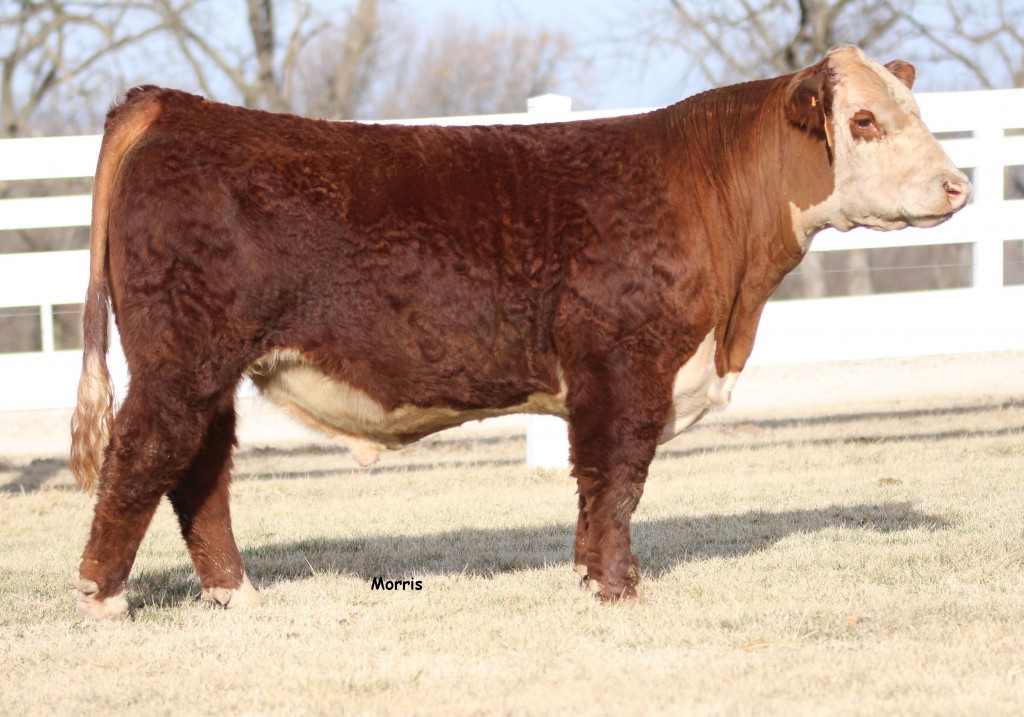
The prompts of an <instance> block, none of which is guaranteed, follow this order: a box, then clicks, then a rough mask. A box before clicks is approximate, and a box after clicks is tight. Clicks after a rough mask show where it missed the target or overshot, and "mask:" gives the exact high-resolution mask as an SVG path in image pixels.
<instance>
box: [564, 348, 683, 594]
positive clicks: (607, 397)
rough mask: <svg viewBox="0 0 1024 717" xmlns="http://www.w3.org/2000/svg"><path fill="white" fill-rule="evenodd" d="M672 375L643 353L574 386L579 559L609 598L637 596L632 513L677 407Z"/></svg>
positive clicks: (588, 375) (571, 424)
mask: <svg viewBox="0 0 1024 717" xmlns="http://www.w3.org/2000/svg"><path fill="white" fill-rule="evenodd" d="M671 395H672V377H671V375H670V374H666V375H661V373H660V372H658V371H657V370H656V369H652V366H651V365H650V363H648V362H644V365H643V366H642V367H641V366H640V365H638V362H637V361H636V360H635V359H632V358H630V359H628V360H622V361H621V363H619V364H618V365H615V364H608V363H606V362H605V363H603V364H602V365H601V366H600V368H599V370H593V369H591V370H590V371H587V372H584V373H582V374H581V375H578V376H577V377H576V380H575V381H574V383H573V384H571V385H570V395H569V397H568V403H569V441H570V445H571V449H572V463H573V475H574V476H575V477H576V482H577V487H578V490H579V496H580V502H579V518H578V521H577V525H576V539H575V563H576V569H577V571H578V572H579V573H580V574H581V575H582V576H583V578H584V580H585V582H586V584H587V586H588V587H589V588H590V589H591V590H593V591H594V592H595V593H597V595H598V596H599V597H601V598H602V599H604V600H617V599H620V598H629V597H635V596H636V584H637V583H638V582H639V580H640V571H639V562H638V560H637V558H636V556H634V555H633V553H632V547H631V538H630V519H631V517H632V515H633V511H634V510H635V508H636V506H637V503H638V502H639V501H640V496H641V495H642V494H643V489H644V482H645V481H646V479H647V470H648V467H649V466H650V463H651V460H652V459H653V458H654V453H655V450H656V448H657V445H658V440H659V438H660V436H661V433H662V430H663V428H664V424H665V420H666V418H667V416H668V412H669V409H670V408H671Z"/></svg>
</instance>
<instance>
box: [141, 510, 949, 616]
mask: <svg viewBox="0 0 1024 717" xmlns="http://www.w3.org/2000/svg"><path fill="white" fill-rule="evenodd" d="M949 525H950V524H949V522H948V521H947V520H946V519H944V518H942V517H940V516H936V515H930V514H927V513H922V512H920V511H918V510H915V509H914V508H913V507H912V506H911V504H910V503H908V502H892V503H865V504H857V505H832V506H829V507H827V508H817V509H808V510H787V511H777V512H773V511H763V510H755V511H748V512H746V513H741V514H734V515H719V514H712V515H703V516H695V517H680V518H664V519H658V520H636V521H634V524H633V538H634V541H633V548H634V550H635V551H636V553H637V556H638V557H639V558H640V564H641V569H642V572H643V576H644V579H646V580H657V579H658V578H660V577H661V576H663V575H664V574H666V573H668V572H670V571H672V570H674V569H676V568H677V567H679V566H680V565H684V564H686V563H688V562H693V561H699V560H706V559H711V558H738V557H743V556H746V555H751V554H754V553H758V552H760V551H763V550H767V549H769V548H771V546H772V545H774V544H775V543H777V542H778V541H780V540H783V539H784V538H786V537H788V536H790V535H794V534H799V533H813V532H820V531H823V530H828V529H852V530H862V531H870V532H874V533H880V534H884V533H896V532H901V531H910V530H942V529H945V528H948V527H949ZM572 533H573V526H572V525H570V524H569V523H558V524H551V525H545V526H538V527H533V528H520V529H514V530H499V529H494V530H489V529H479V528H466V529H461V530H453V531H448V532H443V533H434V534H424V535H391V536H372V537H367V536H360V537H354V538H342V539H338V538H323V539H318V538H314V539H310V540H302V541H297V542H283V543H269V544H266V545H258V546H251V547H245V548H243V549H242V557H243V559H244V561H245V564H246V572H247V573H248V575H249V577H250V579H251V580H252V582H253V583H254V584H255V585H256V586H257V588H259V587H261V586H267V585H271V584H273V583H276V582H281V581H292V580H302V579H306V578H309V577H310V576H312V575H318V574H333V575H347V576H356V577H359V578H362V579H363V580H367V581H370V580H372V579H373V578H375V577H378V576H380V577H384V578H390V579H401V578H424V577H429V576H431V575H471V576H477V577H479V578H480V579H489V578H492V577H494V576H495V575H501V574H505V573H510V572H515V571H519V570H536V569H541V568H545V567H548V566H551V565H558V564H562V565H564V566H565V572H566V580H573V579H574V578H573V575H572V572H571V568H572ZM182 552H184V546H183V547H182ZM131 585H132V592H134V593H136V594H137V595H139V594H140V593H141V595H140V596H141V597H142V598H143V599H144V600H145V601H146V602H147V604H150V605H153V606H162V607H170V606H173V605H176V604H179V603H181V602H185V601H188V600H191V599H194V598H195V597H196V596H197V595H198V593H199V586H198V582H197V580H196V578H195V575H194V573H193V572H192V569H191V566H184V565H183V566H182V567H180V568H174V569H171V570H165V571H151V572H146V571H142V572H140V573H139V575H138V576H137V577H135V578H133V580H132V581H131Z"/></svg>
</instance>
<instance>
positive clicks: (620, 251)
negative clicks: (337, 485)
mask: <svg viewBox="0 0 1024 717" xmlns="http://www.w3.org/2000/svg"><path fill="white" fill-rule="evenodd" d="M913 80H914V68H913V67H912V66H910V65H908V64H906V63H903V62H899V61H894V62H891V63H889V64H888V65H885V66H882V65H880V64H878V63H876V62H874V61H873V60H871V59H869V58H868V57H866V56H865V55H864V54H863V53H862V52H861V51H860V50H858V49H856V48H854V47H850V46H843V47H839V48H836V49H834V50H832V51H831V52H829V53H828V55H827V56H826V57H825V58H824V59H822V60H821V61H820V62H819V63H818V64H816V65H814V66H813V67H809V68H807V69H805V70H803V71H801V72H797V73H795V74H791V75H786V76H784V77H778V78H775V79H769V80H763V81H757V82H750V83H746V84H742V85H737V86H733V87H726V88H723V89H718V90H713V91H710V92H706V93H704V94H701V95H698V96H695V97H692V98H690V99H688V100H685V101H683V102H680V103H679V104H676V105H673V106H671V107H668V108H665V109H661V110H657V111H655V112H651V113H649V114H643V115H637V116H630V117H622V118H617V119H602V120H594V121H587V122H571V123H561V124H544V125H535V126H487V127H408V126H382V125H369V124H355V123H336V122H326V121H314V120H309V119H303V118H300V117H295V116H289V115H280V114H267V113H264V112H257V111H251V110H246V109H241V108H237V107H231V106H227V105H222V104H216V103H213V102H208V101H206V100H204V99H202V98H200V97H195V96H192V95H188V94H185V93H182V92H178V91H174V90H168V89H159V88H156V87H141V88H137V89H134V90H132V91H131V92H129V93H128V94H127V96H126V97H125V98H124V100H123V101H122V102H121V103H120V104H118V105H116V106H115V107H114V108H113V109H112V110H111V112H110V114H109V115H108V117H107V121H106V128H105V133H104V138H103V145H102V149H101V151H100V158H99V164H98V167H97V172H96V182H95V189H94V204H93V218H92V234H91V251H92V259H91V269H90V272H91V273H90V280H89V290H88V296H87V299H86V304H85V316H84V327H85V331H84V335H85V350H84V357H83V373H82V380H81V384H80V388H79V396H78V407H77V409H76V412H75V415H74V419H73V430H72V433H73V447H72V467H73V470H74V473H75V476H76V478H77V480H78V482H79V483H80V484H81V485H83V486H85V487H87V488H92V487H93V486H94V484H95V483H96V481H97V478H98V486H99V497H98V500H97V502H96V506H95V516H94V519H93V523H92V529H91V533H90V536H89V540H88V543H87V545H86V547H85V551H84V554H83V557H82V561H81V564H80V567H79V573H78V575H77V576H76V577H75V579H74V581H73V584H74V587H76V588H77V591H78V592H77V600H78V606H79V608H80V610H81V611H82V612H83V613H84V614H85V615H88V616H91V617H105V616H109V615H114V614H118V613H122V612H124V611H125V610H127V603H126V601H125V599H124V597H123V590H124V586H125V583H126V580H127V578H128V575H129V572H130V570H131V567H132V563H133V561H134V559H135V554H136V550H137V548H138V546H139V543H140V541H141V540H142V537H143V534H144V533H145V532H146V529H147V526H148V524H149V522H150V519H151V517H152V515H153V513H154V510H155V509H156V507H157V504H158V503H159V501H160V499H161V497H162V496H163V495H165V494H166V495H168V496H169V497H170V500H171V503H172V504H173V506H174V510H175V511H176V513H177V516H178V519H179V522H180V524H181V531H182V534H183V536H184V539H185V543H186V545H187V547H188V550H189V552H190V553H191V556H192V560H193V562H194V564H195V568H196V571H197V573H198V576H199V579H200V582H201V584H202V591H203V597H204V598H206V599H208V600H211V601H213V602H214V603H216V604H219V605H221V606H223V607H226V608H236V607H244V606H245V605H247V604H250V603H252V602H253V601H254V600H255V599H257V594H256V591H255V590H254V589H253V587H252V585H251V584H250V582H249V580H248V578H247V577H246V574H245V571H244V569H243V565H242V560H241V557H240V555H239V551H238V548H237V546H236V544H235V540H234V537H233V535H232V530H231V522H230V517H229V508H228V484H229V481H230V470H231V453H232V448H233V446H234V443H235V407H234V402H235V389H236V388H237V386H238V383H239V381H240V380H241V378H242V377H243V376H249V377H251V378H252V380H253V381H254V382H255V384H256V385H257V386H258V387H259V388H260V389H261V390H262V392H263V393H264V394H265V395H266V396H267V397H268V398H270V399H271V400H273V401H275V402H277V403H279V404H281V405H282V406H284V407H285V408H286V409H287V410H288V411H289V412H290V413H291V414H293V415H294V416H295V417H296V418H298V419H300V420H302V421H305V422H306V423H309V424H312V425H314V426H317V427H319V428H322V429H324V430H326V431H328V432H330V433H334V434H337V435H340V436H342V437H343V438H345V439H346V440H347V441H348V442H349V444H350V445H351V446H352V449H353V454H354V456H355V457H356V458H357V460H359V461H360V463H363V464H366V463H370V462H372V461H373V460H375V459H376V456H377V453H378V452H379V451H380V450H381V449H382V448H392V449H393V448H399V447H401V446H403V445H406V444H408V443H410V442H412V441H416V440H417V439H419V438H422V437H423V436H426V435H428V434H431V433H434V432H436V431H439V430H442V429H445V428H448V427H450V426H455V425H457V424H460V423H462V422H464V421H467V420H471V419H479V418H483V417H485V416H494V415H498V414H509V413H517V412H527V413H545V414H554V415H557V416H562V417H563V418H565V419H566V420H567V421H568V424H569V435H570V443H571V457H572V464H573V469H572V471H573V475H574V476H575V478H576V481H577V487H578V492H579V517H578V522H577V527H576V538H575V564H576V566H577V568H578V570H579V571H580V572H581V573H582V574H583V576H584V580H585V581H586V582H587V584H588V585H589V587H590V588H591V589H593V590H594V591H595V592H597V593H598V594H599V595H600V596H601V597H602V598H605V599H616V598H620V597H628V596H632V595H635V594H636V591H635V586H636V583H637V581H638V579H639V575H640V574H639V569H638V563H637V559H636V557H635V556H634V555H633V554H632V552H631V549H630V516H631V514H632V513H633V510H634V508H635V507H636V505H637V501H638V500H639V499H640V495H641V493H642V492H643V487H644V480H645V478H646V476H647V470H648V464H649V463H650V462H651V459H652V458H653V456H654V453H655V449H656V446H657V445H658V444H659V443H660V442H663V441H666V440H668V439H669V438H671V437H672V436H674V435H676V434H677V433H679V432H680V431H682V430H683V429H685V428H686V427H688V426H690V425H691V424H693V423H694V422H695V421H697V420H698V419H699V418H700V417H701V416H702V415H704V413H705V412H706V411H708V410H709V408H711V407H714V406H720V405H724V404H726V403H728V401H729V396H730V392H731V391H732V388H733V384H734V382H735V380H736V377H737V375H738V374H739V372H740V371H741V370H742V369H743V366H744V363H745V361H746V359H747V357H748V356H749V354H750V351H751V348H752V345H753V342H754V333H755V330H756V328H757V323H758V320H759V317H760V315H761V310H762V308H763V307H764V305H765V302H766V301H767V300H768V297H769V296H770V295H771V294H772V292H773V291H774V290H775V288H776V287H777V286H778V285H779V282H780V281H781V280H782V278H783V276H784V275H785V274H786V273H787V272H788V271H790V270H791V269H793V267H795V266H796V265H797V263H798V262H799V261H800V259H801V257H802V256H803V255H804V253H805V252H806V251H807V248H808V245H809V244H810V241H811V238H812V237H813V236H814V234H815V233H816V232H818V231H819V230H821V229H822V228H824V227H836V228H838V229H841V230H846V229H849V228H851V227H855V226H865V227H871V228H874V229H882V230H889V229H899V228H901V227H905V226H908V225H913V226H918V227H930V226H933V225H936V224H938V223H940V222H942V221H945V220H946V219H948V218H949V217H950V216H951V215H952V214H953V213H954V212H956V211H957V210H959V209H960V208H961V207H963V206H964V204H965V203H966V202H967V199H968V197H969V195H970V193H971V185H970V183H969V182H968V180H967V178H966V177H965V176H964V175H963V174H962V173H961V172H960V171H958V170H957V169H956V168H955V167H954V166H953V165H952V164H951V163H950V160H949V159H948V158H947V157H946V155H945V154H944V153H943V151H942V149H941V148H940V147H939V145H938V143H937V142H936V141H935V139H934V138H933V137H932V135H931V134H930V133H929V132H928V130H927V128H926V127H925V125H924V124H923V123H922V121H921V119H920V115H919V111H918V107H917V104H916V103H915V101H914V98H913V96H912V95H911V92H910V87H911V85H912V84H913ZM108 302H110V303H112V305H113V311H114V315H115V317H116V320H117V325H118V328H119V330H120V335H121V343H122V346H123V347H124V352H125V356H126V357H127V361H128V367H129V369H130V372H131V383H130V387H129V389H128V392H127V396H126V397H125V399H124V402H123V405H122V406H121V407H120V410H119V411H118V412H117V414H116V416H114V415H113V409H112V405H113V404H112V391H111V384H110V379H109V375H108V373H107V368H106V359H105V352H106V346H107V306H108Z"/></svg>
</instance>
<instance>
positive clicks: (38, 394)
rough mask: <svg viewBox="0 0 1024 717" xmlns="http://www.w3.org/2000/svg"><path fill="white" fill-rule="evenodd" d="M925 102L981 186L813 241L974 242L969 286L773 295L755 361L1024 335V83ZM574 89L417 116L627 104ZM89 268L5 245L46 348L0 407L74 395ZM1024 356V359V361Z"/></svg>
mask: <svg viewBox="0 0 1024 717" xmlns="http://www.w3.org/2000/svg"><path fill="white" fill-rule="evenodd" d="M918 101H919V103H920V106H921V110H922V115H923V117H924V119H925V122H926V123H927V124H928V126H929V127H930V128H931V130H932V131H933V132H935V133H937V134H939V133H953V132H957V133H970V136H968V137H964V138H961V139H948V140H944V141H943V145H944V147H945V149H946V151H947V153H948V154H949V155H950V157H952V159H953V161H954V162H955V163H956V164H957V165H958V166H959V167H961V168H965V169H966V168H972V169H973V178H974V184H975V195H974V199H973V201H972V203H971V205H970V206H968V207H966V208H965V209H964V210H963V211H962V212H961V213H960V214H958V215H957V216H956V217H954V218H953V219H952V220H951V221H949V222H947V223H946V224H943V225H942V226H940V227H937V228H935V229H928V230H917V229H906V230H904V231H901V232H891V233H878V232H871V231H867V230H854V231H852V232H848V233H845V234H841V233H839V232H835V231H832V230H829V231H827V232H823V233H822V234H820V235H819V236H818V237H817V238H816V239H815V240H814V243H813V246H812V251H839V250H845V249H865V248H881V247H899V246H913V245H937V244H959V243H969V244H971V246H972V247H973V251H972V278H973V280H972V286H971V288H966V289H952V290H944V291H927V292H915V293H904V294H887V295H873V296H862V297H843V298H829V299H808V300H793V301H785V302H781V301H780V302H770V303H769V305H768V307H767V308H766V309H765V312H764V317H763V319H762V322H761V326H760V329H759V331H758V340H757V345H756V348H755V349H754V353H753V355H752V356H751V359H750V362H749V364H750V365H756V364H780V363H803V362H818V361H837V360H844V359H862V358H881V357H887V356H914V355H929V354H948V353H967V352H977V351H999V350H1016V349H1024V287H1022V286H1013V287H1005V286H1003V256H1004V244H1005V242H1007V241H1016V240H1024V200H1013V201H1007V200H1006V199H1005V198H1004V196H1005V189H1004V170H1005V168H1006V167H1013V166H1020V165H1024V90H995V91H986V92H962V93H934V94H922V95H918ZM569 104H570V101H569V99H568V98H564V97H559V96H553V95H546V96H543V97H540V98H533V99H531V100H530V103H529V111H528V112H527V113H524V114H510V115H490V116H477V117H450V118H432V119H425V120H416V121H414V122H417V123H434V124H474V123H491V124H497V123H535V122H546V121H553V120H566V119H585V118H592V117H602V116H613V115H621V114H629V113H631V112H635V111H637V110H620V111H597V112H571V111H570V107H569ZM99 139H100V138H99V136H83V137H51V138H42V139H13V140H3V141H0V181H4V182H7V181H25V180H32V179H57V178H69V177H89V176H91V175H92V173H93V171H94V168H95V162H96V156H97V153H98V150H99ZM89 206H90V199H89V197H88V196H87V195H82V196H66V197H58V196H54V197H39V198H31V199H6V200H0V230H12V229H30V228H47V227H74V226H86V225H88V223H89ZM87 281H88V253H87V252H85V251H69V252H41V253H33V254H7V255H2V254H0V309H4V308H11V307H28V308H37V309H38V310H39V312H40V317H41V318H40V321H41V331H42V337H43V338H42V351H40V352H33V353H23V354H0V410H24V409H40V408H59V407H67V406H70V405H73V403H74V400H75V391H76V385H77V381H78V372H79V367H80V361H81V351H79V350H75V351H56V350H54V340H53V307H54V306H55V305H64V304H77V303H80V302H81V301H82V299H83V297H84V295H85V288H86V284H87ZM110 364H111V369H112V373H113V374H114V376H115V382H116V383H117V385H118V386H119V389H120V391H121V395H123V390H124V387H125V385H126V382H127V372H126V370H125V367H124V360H123V357H122V356H121V355H120V353H119V351H118V350H117V345H116V342H115V344H114V347H113V349H112V355H111V358H110ZM1022 368H1024V367H1022ZM527 453H528V455H527V459H528V461H529V462H530V463H533V464H536V465H544V464H560V463H564V461H565V455H566V439H565V430H564V423H563V422H562V421H561V420H560V419H547V418H546V417H544V418H539V419H537V420H534V419H533V418H531V419H530V424H529V428H528V449H527Z"/></svg>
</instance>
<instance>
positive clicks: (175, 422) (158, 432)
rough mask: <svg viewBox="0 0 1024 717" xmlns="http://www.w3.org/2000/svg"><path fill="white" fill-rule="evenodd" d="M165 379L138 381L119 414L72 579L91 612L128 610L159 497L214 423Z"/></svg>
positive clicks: (85, 610) (80, 599)
mask: <svg viewBox="0 0 1024 717" xmlns="http://www.w3.org/2000/svg"><path fill="white" fill-rule="evenodd" d="M161 385H165V384H161V383H159V382H155V381H154V382H146V381H136V382H134V383H133V385H132V387H131V388H130V389H129V391H128V395H127V396H126V397H125V401H124V404H123V405H122V406H121V410H120V411H118V414H117V417H116V418H115V420H114V427H113V435H112V438H111V444H110V446H109V447H108V449H107V454H106V460H105V461H104V464H103V470H102V472H101V475H100V486H99V496H98V499H97V501H96V508H95V514H94V515H93V521H92V529H91V531H90V534H89V541H88V542H87V543H86V546H85V551H84V552H83V554H82V562H81V564H80V566H79V571H78V577H77V584H76V585H75V587H77V588H78V608H79V611H80V612H81V613H82V614H83V615H86V616H87V617H93V618H104V617H110V616H114V615H117V614H121V613H124V612H126V611H127V609H128V604H127V602H126V601H125V599H124V597H123V592H124V586H125V583H126V582H127V580H128V574H129V573H130V572H131V568H132V564H133V563H134V562H135V554H136V552H137V551H138V548H139V544H140V543H141V542H142V538H143V536H144V535H145V533H146V529H147V528H148V527H149V523H150V521H151V520H152V518H153V513H154V512H155V511H156V508H157V506H158V505H159V503H160V499H161V497H163V495H164V494H166V493H167V492H168V491H170V490H171V489H172V488H173V487H174V486H175V484H176V483H177V481H178V479H179V478H180V477H181V476H182V474H183V473H184V472H185V470H186V469H187V468H188V467H189V465H190V464H191V463H192V459H193V456H195V454H196V452H197V451H198V449H199V446H200V444H201V442H202V439H203V435H204V433H205V431H206V425H207V423H208V422H209V416H210V414H211V411H210V410H203V409H202V408H199V407H196V406H194V405H190V404H186V403H185V402H183V401H182V400H181V398H180V397H177V396H175V395H174V393H173V391H170V390H166V391H161V390H159V388H160V386H161ZM179 385H180V384H179Z"/></svg>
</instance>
